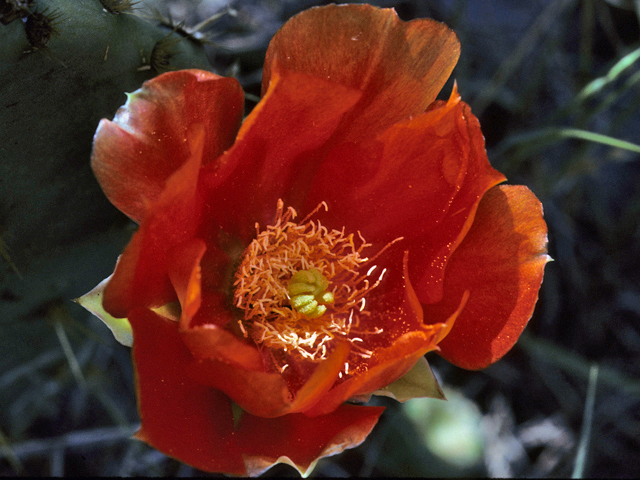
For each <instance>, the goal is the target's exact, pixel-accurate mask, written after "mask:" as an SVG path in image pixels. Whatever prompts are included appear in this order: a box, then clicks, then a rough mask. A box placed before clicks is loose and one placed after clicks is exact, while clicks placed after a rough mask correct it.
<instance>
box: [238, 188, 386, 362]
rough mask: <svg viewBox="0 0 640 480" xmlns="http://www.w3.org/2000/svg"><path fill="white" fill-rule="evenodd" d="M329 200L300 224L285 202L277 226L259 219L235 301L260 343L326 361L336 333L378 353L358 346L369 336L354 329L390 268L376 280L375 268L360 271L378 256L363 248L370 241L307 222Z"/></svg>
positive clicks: (240, 270) (247, 331)
mask: <svg viewBox="0 0 640 480" xmlns="http://www.w3.org/2000/svg"><path fill="white" fill-rule="evenodd" d="M322 206H324V208H325V209H326V208H327V206H326V204H325V203H324V202H323V203H321V204H320V205H319V206H318V208H316V210H314V211H313V212H312V213H311V214H310V215H309V216H308V217H307V218H305V219H304V220H303V221H302V222H300V223H295V222H293V221H292V220H293V219H294V218H295V217H296V211H295V210H294V209H293V208H291V207H289V208H287V210H286V211H285V210H284V204H283V202H282V200H278V206H277V211H276V219H275V222H274V224H273V225H269V226H267V227H266V229H264V230H263V231H260V228H259V225H257V224H256V231H257V236H256V238H255V240H253V241H252V242H251V244H250V245H249V246H248V247H247V249H246V250H245V252H244V253H243V256H242V261H241V263H240V265H239V267H238V269H237V271H236V275H235V280H234V284H233V285H234V289H235V290H234V304H235V306H236V307H238V308H239V309H241V310H243V318H242V319H241V320H238V324H239V326H240V329H241V330H242V332H243V333H244V335H245V336H247V337H248V336H249V335H251V337H252V338H253V340H254V341H255V342H256V343H258V344H260V345H263V346H265V347H267V348H273V349H280V350H283V351H284V352H295V353H298V354H299V355H301V356H302V357H303V358H305V359H310V360H313V361H320V360H323V359H325V358H326V357H327V354H328V353H329V349H330V341H331V340H333V339H334V338H337V337H340V338H343V339H346V340H348V341H350V342H352V344H353V345H354V346H355V347H356V349H355V350H356V351H357V354H358V355H361V356H363V357H370V356H371V353H372V352H371V351H369V350H367V349H365V348H363V347H362V346H360V345H357V343H358V342H362V339H361V338H358V337H356V336H354V335H353V334H354V333H357V332H356V330H355V329H356V328H357V327H358V326H359V322H360V319H361V318H362V317H365V316H367V315H369V313H368V312H367V310H366V296H367V294H368V293H369V292H370V291H371V290H373V289H374V288H376V287H377V286H378V285H379V284H380V282H381V281H382V277H383V276H384V274H385V271H386V269H385V270H382V272H381V274H380V275H379V276H378V278H377V280H375V281H370V279H369V276H370V275H371V274H372V273H373V272H374V270H375V269H376V266H372V267H370V268H369V269H368V271H367V272H366V273H361V271H360V270H361V267H362V266H363V265H364V264H365V263H368V262H371V260H369V259H368V258H364V257H363V256H362V255H361V253H362V251H363V250H364V249H365V248H367V247H370V246H371V245H370V244H368V243H366V242H365V240H364V238H362V236H361V235H360V234H359V233H358V236H359V240H356V239H355V238H354V235H353V234H348V235H347V234H345V232H344V229H343V230H342V231H339V230H331V231H329V230H328V229H327V228H326V227H324V226H322V225H321V224H320V222H319V221H316V222H313V221H308V218H309V217H310V216H311V215H313V214H315V213H316V212H317V210H318V209H319V208H320V207H322ZM372 260H373V259H372ZM367 333H379V332H367Z"/></svg>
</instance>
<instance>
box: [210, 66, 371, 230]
mask: <svg viewBox="0 0 640 480" xmlns="http://www.w3.org/2000/svg"><path fill="white" fill-rule="evenodd" d="M359 98H360V92H358V91H355V90H353V89H349V88H346V87H344V86H341V85H338V84H335V83H333V82H330V81H328V80H325V79H319V78H315V77H312V76H309V75H306V74H303V73H291V72H282V75H279V74H276V75H274V76H273V77H272V81H271V84H270V87H269V90H268V91H267V93H266V95H265V96H264V98H263V99H262V101H261V102H260V103H259V104H258V105H257V106H256V108H255V109H254V110H253V111H252V112H251V114H250V115H249V116H248V117H247V119H246V120H245V121H244V123H243V125H242V128H241V130H240V133H239V134H238V138H237V140H236V143H235V145H234V146H233V148H231V149H230V150H229V151H228V152H227V153H226V154H225V155H223V156H222V157H221V158H220V159H219V161H218V162H214V164H212V165H210V167H209V168H208V169H207V170H206V172H205V173H204V175H203V184H204V185H205V188H206V189H207V191H208V197H207V200H208V204H209V205H212V206H215V208H212V210H211V211H210V215H211V222H212V223H213V224H215V225H216V227H218V226H219V227H221V228H222V229H223V230H224V231H225V232H227V233H229V234H232V235H236V236H237V237H239V238H241V239H242V241H244V242H245V243H248V242H249V241H250V240H251V239H252V238H253V237H254V236H255V227H254V225H255V222H256V221H258V222H260V224H261V225H263V226H264V225H267V224H270V223H271V222H272V221H273V218H274V215H275V208H276V203H277V200H278V199H279V198H282V199H284V200H285V203H286V204H287V206H294V207H296V206H297V205H296V204H297V203H298V204H299V201H297V200H296V199H300V198H304V196H305V195H306V191H307V188H308V184H309V183H310V181H311V178H312V177H313V174H314V173H315V170H316V169H317V168H318V165H319V163H320V161H321V160H322V158H323V152H324V151H325V148H324V147H325V144H326V142H327V141H328V139H329V138H331V136H332V135H333V134H334V132H335V131H336V129H337V128H338V126H339V124H340V121H341V119H342V117H343V115H344V113H345V112H346V111H347V110H348V109H349V108H351V107H352V106H353V105H354V104H355V103H356V102H357V100H358V99H359Z"/></svg>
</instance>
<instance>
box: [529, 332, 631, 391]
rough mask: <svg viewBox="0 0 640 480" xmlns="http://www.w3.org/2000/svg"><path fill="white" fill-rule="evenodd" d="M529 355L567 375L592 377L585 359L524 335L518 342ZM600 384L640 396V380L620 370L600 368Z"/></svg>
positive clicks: (589, 364)
mask: <svg viewBox="0 0 640 480" xmlns="http://www.w3.org/2000/svg"><path fill="white" fill-rule="evenodd" d="M518 345H519V346H521V347H522V348H523V349H524V350H525V351H526V352H527V353H528V354H529V355H531V356H532V357H537V358H539V359H540V360H542V361H544V362H549V363H552V364H554V365H555V366H557V367H559V368H561V369H562V370H564V371H565V372H566V373H569V374H573V375H577V376H579V377H581V378H583V379H585V380H586V379H587V378H589V375H591V363H590V362H589V361H588V360H587V359H586V358H584V357H582V356H580V355H578V354H575V353H573V352H570V351H568V350H565V349H564V348H561V347H558V346H556V345H554V344H553V343H551V342H548V341H546V340H542V339H539V338H535V337H533V336H531V335H529V334H523V335H522V336H521V337H520V340H519V341H518ZM599 369H600V383H602V384H603V385H607V386H609V387H614V388H618V389H620V390H622V391H623V392H624V393H626V394H628V395H635V396H640V380H638V379H636V378H630V377H627V376H626V375H623V374H622V373H620V372H619V371H618V370H616V369H614V368H610V367H606V366H600V367H599Z"/></svg>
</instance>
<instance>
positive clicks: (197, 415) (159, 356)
mask: <svg viewBox="0 0 640 480" xmlns="http://www.w3.org/2000/svg"><path fill="white" fill-rule="evenodd" d="M129 321H130V322H131V326H132V327H133V337H134V342H133V362H134V367H135V380H136V390H137V398H138V408H139V411H140V418H141V420H142V426H141V429H140V431H139V432H138V433H137V434H136V437H137V438H139V439H140V440H143V441H145V442H146V443H148V444H150V445H152V446H153V447H155V448H157V449H158V450H160V451H162V452H164V453H166V454H167V455H170V456H172V457H175V458H177V459H179V460H181V461H183V462H185V463H188V464H189V465H192V466H194V467H196V468H199V469H202V470H207V471H216V472H227V473H233V474H236V475H242V474H244V473H245V467H244V462H243V460H242V456H241V451H240V449H239V446H238V444H237V439H236V436H235V432H234V424H233V414H232V409H231V401H230V400H229V399H228V397H227V396H226V395H224V394H223V393H222V392H220V391H218V390H214V389H212V388H209V387H206V386H204V385H200V384H198V383H196V382H194V381H192V380H191V379H190V378H189V377H188V376H187V375H186V374H185V370H186V366H187V364H188V363H189V362H190V361H191V360H192V357H191V354H190V352H189V350H188V349H187V348H186V347H185V345H184V344H183V342H182V339H181V337H180V334H179V333H178V323H177V322H173V321H170V320H167V319H164V318H162V317H160V316H159V315H156V314H155V313H153V312H151V311H149V310H145V309H135V310H132V311H131V312H130V315H129Z"/></svg>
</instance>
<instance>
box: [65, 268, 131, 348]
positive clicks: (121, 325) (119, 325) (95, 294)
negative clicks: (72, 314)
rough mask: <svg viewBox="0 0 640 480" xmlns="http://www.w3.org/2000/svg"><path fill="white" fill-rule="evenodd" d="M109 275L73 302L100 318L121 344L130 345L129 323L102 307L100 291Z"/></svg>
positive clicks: (107, 280)
mask: <svg viewBox="0 0 640 480" xmlns="http://www.w3.org/2000/svg"><path fill="white" fill-rule="evenodd" d="M110 278H111V276H109V277H107V278H105V279H104V280H103V281H102V282H100V283H99V284H98V285H97V286H96V287H95V288H94V289H93V290H91V291H90V292H88V293H85V294H84V295H83V296H81V297H80V298H76V299H75V302H76V303H78V304H80V305H82V306H83V307H84V308H86V309H87V310H89V311H90V312H91V313H93V314H94V315H95V316H96V317H98V318H99V319H100V320H102V321H103V322H104V323H105V325H106V326H107V327H109V329H110V330H111V332H112V333H113V336H114V337H116V340H117V341H118V342H120V343H121V344H122V345H126V346H127V347H130V346H131V345H133V330H132V329H131V324H130V323H129V320H127V319H126V318H116V317H112V316H111V315H109V314H108V313H107V312H106V311H105V309H104V308H103V307H102V292H103V291H104V288H105V287H106V286H107V283H108V282H109V279H110Z"/></svg>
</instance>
